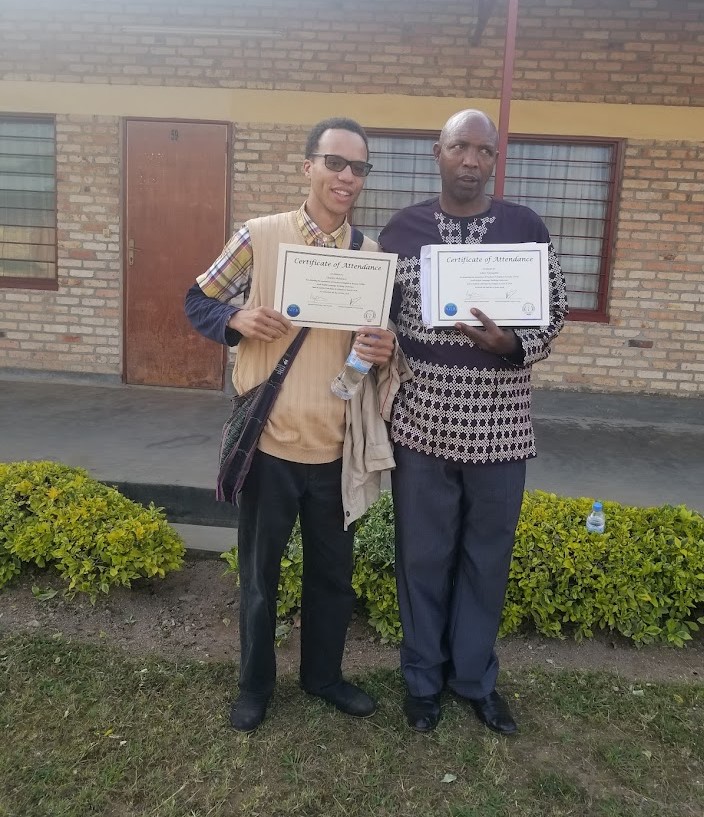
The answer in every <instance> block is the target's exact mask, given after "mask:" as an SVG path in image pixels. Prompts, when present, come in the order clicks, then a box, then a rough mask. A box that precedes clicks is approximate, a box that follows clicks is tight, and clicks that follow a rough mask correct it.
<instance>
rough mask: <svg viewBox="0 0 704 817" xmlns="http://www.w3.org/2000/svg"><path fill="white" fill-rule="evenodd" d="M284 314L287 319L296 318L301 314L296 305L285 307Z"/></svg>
mask: <svg viewBox="0 0 704 817" xmlns="http://www.w3.org/2000/svg"><path fill="white" fill-rule="evenodd" d="M286 314H287V315H288V316H289V318H297V317H298V316H299V315H300V314H301V308H300V306H298V305H297V304H291V305H290V306H287V307H286Z"/></svg>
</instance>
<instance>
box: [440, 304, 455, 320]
mask: <svg viewBox="0 0 704 817" xmlns="http://www.w3.org/2000/svg"><path fill="white" fill-rule="evenodd" d="M443 311H444V313H445V314H446V315H447V316H448V317H450V318H452V317H454V316H455V315H456V314H457V304H445V309H444V310H443Z"/></svg>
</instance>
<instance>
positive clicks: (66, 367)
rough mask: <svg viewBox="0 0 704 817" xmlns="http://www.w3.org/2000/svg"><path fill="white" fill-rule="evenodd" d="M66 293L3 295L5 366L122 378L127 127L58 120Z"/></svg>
mask: <svg viewBox="0 0 704 817" xmlns="http://www.w3.org/2000/svg"><path fill="white" fill-rule="evenodd" d="M56 141H57V154H58V155H57V209H58V224H57V227H58V235H57V245H58V248H57V249H58V284H59V289H58V292H44V291H38V290H14V289H13V290H1V289H0V330H3V331H4V332H5V337H4V338H0V357H1V358H2V364H1V365H2V366H7V367H9V368H16V369H39V370H55V371H70V372H90V373H99V374H113V375H119V372H120V358H121V352H120V349H121V338H120V325H121V301H120V286H121V284H120V281H121V274H122V273H121V262H120V247H119V234H120V232H119V231H120V165H119V161H120V158H119V120H118V119H117V118H111V117H79V116H57V119H56Z"/></svg>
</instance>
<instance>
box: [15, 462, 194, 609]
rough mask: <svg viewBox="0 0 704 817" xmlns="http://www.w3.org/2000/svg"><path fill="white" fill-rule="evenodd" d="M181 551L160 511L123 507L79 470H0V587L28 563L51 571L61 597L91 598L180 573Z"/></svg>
mask: <svg viewBox="0 0 704 817" xmlns="http://www.w3.org/2000/svg"><path fill="white" fill-rule="evenodd" d="M184 551H185V548H184V545H183V542H182V541H181V538H180V537H179V536H178V534H177V533H176V532H175V531H174V530H173V529H172V528H171V527H170V526H169V525H168V523H167V522H166V518H165V516H164V514H163V512H162V511H161V510H159V509H158V508H155V507H154V506H153V505H150V506H149V507H148V508H145V507H143V506H142V505H138V504H137V503H135V502H131V501H130V500H129V499H127V498H126V497H124V496H123V495H122V494H120V493H119V492H118V491H116V490H115V489H114V488H110V487H108V486H106V485H103V484H102V483H100V482H97V481H96V480H94V479H92V478H91V477H90V476H89V475H88V473H87V472H86V471H84V470H82V469H80V468H70V467H68V466H65V465H59V464H57V463H54V462H17V463H9V464H0V587H1V586H2V585H3V584H4V583H5V582H6V581H8V580H9V579H10V578H11V577H12V575H14V574H15V573H17V572H19V568H20V563H21V562H33V563H34V564H36V565H38V566H39V567H45V566H47V565H50V566H52V567H54V568H56V570H58V572H59V574H60V575H61V577H62V578H63V579H64V580H65V581H66V582H67V583H68V587H67V592H68V593H69V594H71V593H75V592H83V593H87V594H88V595H89V596H90V597H91V598H92V599H95V598H96V596H97V595H98V593H100V592H102V593H107V592H108V590H109V589H110V587H112V586H113V585H126V586H129V585H130V582H131V581H132V580H133V579H136V578H139V577H152V576H161V577H163V576H165V575H166V573H167V572H168V571H170V570H175V569H177V568H179V567H181V565H182V564H183V555H184ZM8 565H9V568H8Z"/></svg>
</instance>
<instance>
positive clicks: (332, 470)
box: [238, 451, 355, 695]
mask: <svg viewBox="0 0 704 817" xmlns="http://www.w3.org/2000/svg"><path fill="white" fill-rule="evenodd" d="M341 469H342V460H336V461H335V462H330V463H324V464H322V465H304V464H302V463H296V462H288V461H287V460H281V459H278V458H277V457H272V456H270V455H268V454H264V453H263V452H261V451H257V452H256V453H255V455H254V460H253V462H252V467H251V469H250V472H249V474H248V475H247V479H246V481H245V484H244V488H243V490H242V494H241V497H240V521H239V533H238V552H239V572H240V645H241V659H240V681H239V686H240V690H241V691H242V692H249V693H255V694H259V695H269V694H271V692H272V691H273V689H274V683H275V680H276V658H275V655H274V637H275V631H276V597H277V588H278V583H279V574H280V569H281V556H282V554H283V551H284V548H285V547H286V543H287V542H288V539H289V536H290V534H291V530H292V528H293V525H294V523H295V521H296V516H297V515H300V520H301V534H302V539H303V597H302V602H301V684H302V686H303V688H304V689H306V690H308V691H309V692H318V691H320V690H321V689H323V688H324V687H326V686H328V685H329V684H332V683H335V682H336V681H338V680H339V679H340V677H341V670H340V664H341V662H342V653H343V650H344V646H345V637H346V634H347V626H348V624H349V621H350V617H351V615H352V609H353V607H354V598H355V597H354V591H353V590H352V586H351V579H352V545H353V541H354V528H353V526H351V527H350V528H349V529H348V530H347V531H345V530H344V527H343V518H344V517H343V510H342V497H341V487H340V476H341Z"/></svg>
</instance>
